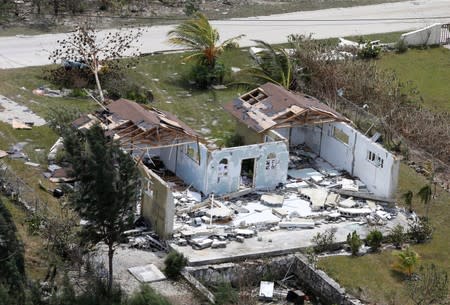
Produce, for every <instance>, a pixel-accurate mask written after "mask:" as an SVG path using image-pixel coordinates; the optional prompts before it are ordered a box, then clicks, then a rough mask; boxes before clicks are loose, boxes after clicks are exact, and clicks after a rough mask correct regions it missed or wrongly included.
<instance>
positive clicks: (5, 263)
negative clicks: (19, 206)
mask: <svg viewBox="0 0 450 305" xmlns="http://www.w3.org/2000/svg"><path fill="white" fill-rule="evenodd" d="M16 234H17V229H16V226H15V224H14V221H13V219H12V216H11V213H10V212H9V210H8V209H7V208H6V207H5V205H4V204H3V202H1V201H0V296H1V297H2V298H1V299H0V304H2V302H3V303H4V302H7V301H8V299H9V300H10V301H12V300H14V303H15V304H24V302H25V281H26V277H25V259H24V249H23V245H22V243H21V242H20V241H19V240H18V239H17V236H16ZM5 304H7V303H5ZM10 304H12V303H10Z"/></svg>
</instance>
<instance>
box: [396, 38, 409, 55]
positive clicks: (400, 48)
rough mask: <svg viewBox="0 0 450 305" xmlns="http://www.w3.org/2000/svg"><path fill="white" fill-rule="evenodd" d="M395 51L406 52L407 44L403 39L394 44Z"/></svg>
mask: <svg viewBox="0 0 450 305" xmlns="http://www.w3.org/2000/svg"><path fill="white" fill-rule="evenodd" d="M395 49H396V50H397V53H405V52H406V51H408V44H407V43H406V41H404V40H403V39H400V40H399V41H397V43H396V44H395Z"/></svg>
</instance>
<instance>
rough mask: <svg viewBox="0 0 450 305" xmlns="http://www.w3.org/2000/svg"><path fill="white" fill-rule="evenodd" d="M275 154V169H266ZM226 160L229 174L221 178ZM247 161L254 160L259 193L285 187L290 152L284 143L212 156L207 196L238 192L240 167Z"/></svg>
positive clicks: (212, 153) (268, 143) (224, 150)
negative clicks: (282, 185) (269, 157)
mask: <svg viewBox="0 0 450 305" xmlns="http://www.w3.org/2000/svg"><path fill="white" fill-rule="evenodd" d="M271 153H272V154H275V156H276V159H275V160H276V161H275V162H276V165H275V168H269V169H267V168H266V161H267V157H268V156H269V154H271ZM223 159H226V160H227V162H228V164H227V166H228V171H227V174H226V175H223V174H220V168H219V165H220V161H221V160H223ZM244 159H255V168H254V187H255V188H256V189H274V188H275V187H276V186H277V185H278V184H279V183H285V182H286V177H287V168H288V162H289V152H288V150H287V146H286V142H285V141H277V142H266V143H262V144H254V145H246V146H239V147H230V148H222V149H218V150H214V151H211V152H210V162H209V163H208V170H207V179H208V181H207V186H206V193H208V194H209V193H215V194H218V195H222V194H226V193H232V192H236V191H238V190H239V185H240V178H241V175H240V174H241V164H242V160H244Z"/></svg>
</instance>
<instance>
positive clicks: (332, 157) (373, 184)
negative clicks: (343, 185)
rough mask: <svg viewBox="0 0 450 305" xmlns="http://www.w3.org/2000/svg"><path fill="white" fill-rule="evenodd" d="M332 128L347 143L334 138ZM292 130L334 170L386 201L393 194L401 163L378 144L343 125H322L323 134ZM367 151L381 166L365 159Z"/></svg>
mask: <svg viewBox="0 0 450 305" xmlns="http://www.w3.org/2000/svg"><path fill="white" fill-rule="evenodd" d="M334 127H336V128H337V129H339V130H340V131H341V132H343V133H345V134H346V135H347V136H348V142H347V143H344V142H343V141H341V140H339V139H337V138H336V137H334V136H333V128H334ZM295 129H296V132H298V133H301V132H304V134H303V138H304V143H305V144H306V145H307V146H308V147H309V148H311V149H312V150H313V151H314V152H315V153H317V154H319V156H320V157H322V158H323V159H325V160H326V161H327V162H329V163H330V164H332V165H333V166H334V167H336V168H338V169H342V170H345V171H347V172H349V173H350V174H351V175H353V176H356V177H358V178H359V179H360V180H361V181H362V182H363V183H364V184H366V185H367V188H368V190H369V191H371V192H372V193H374V194H375V195H377V196H380V197H386V198H392V197H393V196H394V195H395V191H396V189H397V184H398V171H399V168H400V160H399V159H398V158H397V157H396V156H394V155H393V154H391V153H390V152H389V151H387V150H386V149H385V148H384V147H383V146H381V145H380V144H378V143H375V142H373V141H371V140H370V139H369V138H367V137H366V136H364V135H363V134H362V133H360V132H359V131H357V130H356V129H354V128H353V127H351V126H350V125H348V124H346V123H327V124H323V125H322V132H321V129H320V128H318V127H308V128H304V127H298V128H295ZM292 138H293V137H292ZM299 139H301V137H300V138H299ZM291 140H292V139H291ZM369 151H371V152H372V153H373V154H375V155H376V156H377V157H380V158H381V159H382V160H383V166H377V165H376V163H377V162H373V161H370V160H368V152H369Z"/></svg>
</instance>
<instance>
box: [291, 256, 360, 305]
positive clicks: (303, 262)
mask: <svg viewBox="0 0 450 305" xmlns="http://www.w3.org/2000/svg"><path fill="white" fill-rule="evenodd" d="M293 272H294V273H295V275H297V277H298V278H299V280H300V281H301V282H302V284H304V285H306V286H307V287H308V288H309V289H311V291H312V292H313V293H314V294H315V295H316V296H318V297H319V298H320V300H322V301H323V302H325V303H326V304H338V305H358V304H361V302H360V301H359V300H357V299H355V298H353V297H352V296H350V295H348V294H346V292H345V289H344V288H342V287H341V286H340V285H339V284H338V283H337V282H336V281H335V280H333V279H332V278H330V277H329V276H328V275H327V274H326V273H325V272H323V271H322V270H317V269H315V268H313V267H311V266H310V265H309V264H308V260H307V259H306V257H305V256H303V255H301V254H297V255H296V256H295V268H294V270H293Z"/></svg>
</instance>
